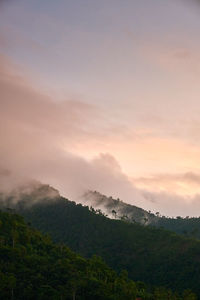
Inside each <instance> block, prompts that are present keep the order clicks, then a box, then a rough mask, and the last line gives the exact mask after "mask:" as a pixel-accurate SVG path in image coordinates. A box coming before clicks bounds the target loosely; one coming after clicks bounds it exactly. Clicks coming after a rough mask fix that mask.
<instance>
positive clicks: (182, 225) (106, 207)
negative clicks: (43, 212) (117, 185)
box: [83, 191, 200, 238]
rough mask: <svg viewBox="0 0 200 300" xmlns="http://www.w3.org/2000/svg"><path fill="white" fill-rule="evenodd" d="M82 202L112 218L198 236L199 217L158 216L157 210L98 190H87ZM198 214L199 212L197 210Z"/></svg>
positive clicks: (199, 236) (189, 235)
mask: <svg viewBox="0 0 200 300" xmlns="http://www.w3.org/2000/svg"><path fill="white" fill-rule="evenodd" d="M83 203H85V204H87V205H89V206H92V207H93V208H94V209H101V211H102V212H103V213H105V214H106V215H108V216H109V217H110V218H114V219H125V220H128V221H129V222H132V223H135V222H138V223H140V224H143V225H151V226H155V227H163V228H165V229H167V230H171V231H174V232H176V233H178V234H181V235H184V236H187V237H195V238H200V218H189V217H186V218H182V217H180V216H177V217H176V218H169V217H165V216H162V217H161V216H160V214H159V212H157V213H156V214H153V213H152V212H150V211H149V212H147V211H146V210H144V209H142V208H139V207H137V206H134V205H130V204H127V203H125V202H123V201H121V200H120V199H117V200H116V199H113V198H112V197H106V196H105V195H102V194H101V193H99V192H96V191H95V192H92V191H89V192H87V193H85V195H84V196H83ZM199 214H200V212H199Z"/></svg>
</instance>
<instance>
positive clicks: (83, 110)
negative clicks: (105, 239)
mask: <svg viewBox="0 0 200 300" xmlns="http://www.w3.org/2000/svg"><path fill="white" fill-rule="evenodd" d="M0 70H1V71H0V91H1V98H0V107H1V110H0V141H1V147H0V157H1V160H0V161H1V163H0V190H1V192H4V193H8V192H9V191H11V190H13V189H16V187H17V186H22V185H24V184H25V183H26V182H30V181H32V180H37V181H40V182H43V183H46V184H50V185H52V186H53V187H55V188H56V189H58V190H59V191H60V193H61V194H62V195H64V196H66V197H67V198H69V199H71V200H75V201H78V202H80V201H81V196H82V195H83V194H84V193H85V192H86V191H87V190H97V191H100V192H101V193H103V194H105V195H107V196H112V197H113V198H120V199H121V200H123V201H125V202H128V203H131V204H134V205H137V206H140V207H143V208H145V209H147V210H152V211H154V212H155V211H158V210H159V211H160V212H161V213H163V214H169V215H188V214H190V215H199V214H198V210H199V208H200V200H199V198H200V197H199V196H198V195H197V196H195V197H193V198H191V199H189V200H190V201H187V200H188V199H185V198H184V197H181V196H177V195H175V194H170V193H168V192H160V191H158V192H152V191H148V189H143V188H138V187H136V185H134V182H132V180H130V178H128V176H126V174H124V173H123V172H122V170H121V168H120V165H119V164H118V162H117V161H116V159H115V158H114V157H113V156H112V155H111V154H109V153H100V154H98V155H97V156H96V157H95V158H94V159H92V160H87V159H85V158H84V157H81V156H78V155H76V154H75V151H73V149H76V147H77V145H79V144H84V143H85V144H87V143H86V142H87V140H88V139H91V138H95V135H96V138H98V136H97V133H96V132H98V133H99V127H98V126H99V125H98V120H99V118H100V112H99V110H98V108H97V107H94V106H92V105H89V104H86V103H84V102H81V101H77V100H76V101H75V100H73V101H72V100H66V101H64V102H59V101H53V100H52V99H49V98H48V97H47V96H46V95H44V94H42V93H41V92H40V91H37V90H36V89H34V88H33V87H32V85H31V84H30V83H29V82H27V81H26V80H24V78H23V77H22V76H20V75H19V74H18V73H17V72H16V70H14V68H13V66H12V65H11V64H10V63H9V62H8V61H7V60H6V59H5V57H0ZM104 121H105V122H106V120H104ZM104 128H105V127H104ZM104 130H105V129H104ZM193 179H194V180H197V181H198V177H193ZM184 180H186V179H185V177H184ZM189 180H191V176H189ZM136 184H137V180H136ZM199 211H200V210H199Z"/></svg>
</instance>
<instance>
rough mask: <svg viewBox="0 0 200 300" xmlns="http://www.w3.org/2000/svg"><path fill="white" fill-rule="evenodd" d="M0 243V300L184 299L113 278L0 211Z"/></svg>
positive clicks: (97, 262) (96, 260) (98, 262)
mask: <svg viewBox="0 0 200 300" xmlns="http://www.w3.org/2000/svg"><path fill="white" fill-rule="evenodd" d="M0 241H1V243H0V279H1V280H0V299H1V300H8V299H11V300H12V299H13V300H14V299H16V300H22V299H26V300H62V299H63V300H64V299H65V300H69V299H73V300H80V299H81V300H93V299H97V300H114V299H115V300H124V299H127V300H135V299H149V300H153V299H155V296H156V297H157V296H159V297H160V298H159V299H164V297H166V296H167V295H168V296H169V295H170V297H169V298H168V299H171V300H176V299H184V296H183V297H179V298H177V297H176V295H175V294H172V292H170V291H169V290H166V289H159V288H156V289H154V291H153V292H152V293H150V292H149V291H148V290H147V289H146V287H145V285H144V283H142V282H134V281H132V280H130V279H128V277H127V272H126V271H122V272H121V273H120V274H119V275H117V274H116V272H114V271H113V270H112V269H111V268H109V267H108V266H107V265H106V264H105V263H104V262H103V261H102V259H101V258H100V257H97V256H93V257H92V258H91V259H89V260H88V259H85V258H83V257H81V256H80V255H77V254H75V253H74V252H72V251H71V250H70V249H69V248H67V247H65V246H63V245H56V244H54V243H52V241H51V240H50V239H49V237H47V236H44V235H42V234H41V233H40V232H38V231H36V230H34V229H32V228H31V227H30V226H28V225H27V224H26V223H25V222H24V220H23V218H22V217H20V216H19V215H16V214H10V213H5V212H1V211H0ZM184 295H188V296H190V297H192V296H193V297H195V295H194V294H193V293H188V291H185V292H184ZM157 299H158V298H157ZM194 299H196V298H194Z"/></svg>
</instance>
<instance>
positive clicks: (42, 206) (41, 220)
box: [2, 187, 200, 296]
mask: <svg viewBox="0 0 200 300" xmlns="http://www.w3.org/2000/svg"><path fill="white" fill-rule="evenodd" d="M40 189H42V190H43V189H45V187H41V188H40ZM47 190H48V189H47ZM38 193H39V192H37V191H35V192H34V194H33V193H32V194H29V195H25V194H24V195H23V196H22V200H21V201H18V203H17V204H14V203H15V201H14V199H12V197H10V198H9V203H10V207H12V208H15V209H16V211H17V212H19V213H20V214H22V215H23V216H24V217H25V219H26V220H27V221H29V222H31V223H32V224H33V226H35V227H36V228H38V229H40V230H42V231H43V232H45V233H49V234H50V235H51V236H52V238H53V239H54V241H56V242H62V243H66V244H67V245H69V246H70V247H71V248H72V249H73V250H75V251H77V252H79V253H80V254H82V255H84V256H85V257H90V256H92V255H93V254H97V255H99V256H101V257H103V258H104V259H105V261H106V262H107V263H108V264H109V265H110V266H111V267H113V268H114V269H115V270H121V269H127V270H128V273H129V276H130V277H131V278H132V279H133V280H141V281H144V282H146V283H148V284H150V285H162V286H166V287H168V288H172V289H174V290H178V291H182V290H184V289H187V288H190V289H192V290H194V291H195V292H196V293H197V294H198V295H199V296H200V286H199V282H200V273H199V269H200V241H197V240H195V239H188V238H185V237H181V236H177V235H176V234H174V233H172V232H168V231H166V230H163V229H156V228H151V227H149V226H142V225H139V224H137V223H135V224H131V223H129V222H124V221H120V220H111V219H108V218H106V217H104V216H103V215H101V213H100V212H99V215H98V214H97V213H94V212H92V211H90V210H89V209H88V207H83V206H82V205H80V204H79V205H76V204H75V203H74V202H70V201H68V200H67V199H65V198H63V197H59V196H57V197H55V199H48V197H47V198H45V197H44V199H40V200H39V201H35V198H34V197H36V196H38V195H37V194H38ZM33 195H35V196H33ZM26 203H27V204H26ZM31 203H32V205H31ZM2 206H4V208H5V199H4V204H2Z"/></svg>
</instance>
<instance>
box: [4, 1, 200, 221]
mask: <svg viewBox="0 0 200 300" xmlns="http://www.w3.org/2000/svg"><path fill="white" fill-rule="evenodd" d="M199 14H200V3H199V1H197V0H196V1H195V0H194V1H192V0H190V1H187V0H159V1H158V0H125V1H121V0H101V1H98V0H85V1H82V0H65V1H64V0H58V1H52V0H48V1H47V0H43V1H39V0H29V1H25V0H15V1H14V0H4V1H2V0H1V1H0V125H1V126H0V140H1V146H0V157H1V160H0V177H1V180H0V183H1V186H2V187H4V188H5V187H7V186H9V184H10V185H11V182H12V183H13V184H16V183H17V182H22V181H23V180H25V179H27V178H29V177H31V178H35V179H38V180H41V181H42V182H45V183H50V184H52V185H53V186H55V187H56V188H58V189H59V190H60V192H61V194H63V195H65V196H67V197H69V198H70V199H72V200H77V199H78V198H79V197H80V195H81V194H82V193H83V192H84V191H85V190H87V189H92V190H98V191H99V192H102V193H104V194H106V195H108V196H110V195H112V196H114V197H117V198H118V197H119V198H121V199H122V200H124V201H125V202H128V203H132V204H134V205H138V206H140V207H143V208H145V209H148V210H152V211H160V212H161V214H164V215H170V216H176V215H182V216H187V215H190V216H199V215H200V101H199V92H200V87H199V79H200V39H199V36H200V18H199ZM8 179H9V180H8ZM6 180H7V182H8V183H5V181H6Z"/></svg>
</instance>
